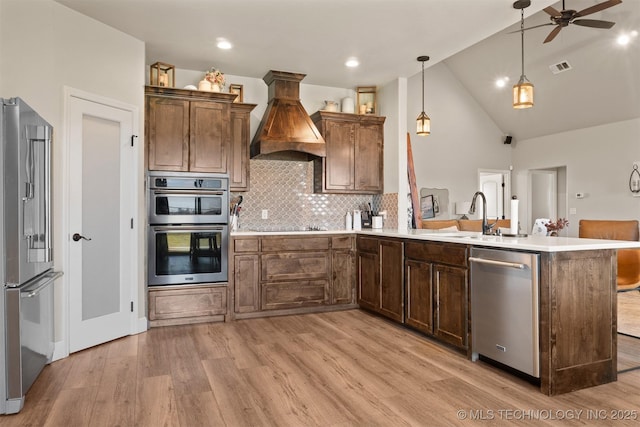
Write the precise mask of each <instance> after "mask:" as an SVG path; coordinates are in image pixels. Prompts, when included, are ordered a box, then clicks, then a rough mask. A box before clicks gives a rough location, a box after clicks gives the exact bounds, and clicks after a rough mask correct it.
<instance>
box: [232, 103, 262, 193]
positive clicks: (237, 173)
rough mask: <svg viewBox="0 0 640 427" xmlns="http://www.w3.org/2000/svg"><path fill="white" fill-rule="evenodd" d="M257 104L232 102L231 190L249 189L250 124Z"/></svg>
mask: <svg viewBox="0 0 640 427" xmlns="http://www.w3.org/2000/svg"><path fill="white" fill-rule="evenodd" d="M255 106H256V105H255V104H239V103H234V104H231V148H230V149H229V152H228V156H227V170H228V173H229V186H230V187H231V191H249V174H250V171H249V132H250V129H249V124H250V118H251V111H252V110H253V109H254V108H255Z"/></svg>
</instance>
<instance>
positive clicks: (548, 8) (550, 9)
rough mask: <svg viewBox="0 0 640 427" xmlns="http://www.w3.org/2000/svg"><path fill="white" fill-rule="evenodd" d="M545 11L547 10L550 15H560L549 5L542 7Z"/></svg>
mask: <svg viewBox="0 0 640 427" xmlns="http://www.w3.org/2000/svg"><path fill="white" fill-rule="evenodd" d="M542 10H544V11H545V12H547V13H548V14H549V15H551V16H560V15H562V14H561V13H560V12H559V11H557V10H556V9H554V8H553V7H551V6H549V7H545V8H544V9H542Z"/></svg>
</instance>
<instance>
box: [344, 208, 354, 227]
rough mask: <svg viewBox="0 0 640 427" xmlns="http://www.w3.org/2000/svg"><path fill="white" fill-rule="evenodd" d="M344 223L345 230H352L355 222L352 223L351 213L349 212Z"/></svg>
mask: <svg viewBox="0 0 640 427" xmlns="http://www.w3.org/2000/svg"><path fill="white" fill-rule="evenodd" d="M344 221H345V222H344V228H345V230H351V227H352V226H353V222H352V221H351V212H349V211H347V216H346V217H345V219H344Z"/></svg>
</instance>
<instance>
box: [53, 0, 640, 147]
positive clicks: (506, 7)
mask: <svg viewBox="0 0 640 427" xmlns="http://www.w3.org/2000/svg"><path fill="white" fill-rule="evenodd" d="M57 1H58V2H59V3H61V4H64V5H66V6H68V7H70V8H72V9H75V10H76V11H78V12H80V13H82V14H85V15H87V16H90V17H92V18H94V19H96V20H98V21H101V22H103V23H105V24H107V25H109V26H111V27H114V28H116V29H118V30H121V31H123V32H125V33H127V34H130V35H131V36H133V37H135V38H137V39H140V40H143V41H144V42H145V43H146V61H147V63H149V64H150V63H153V62H156V61H163V62H168V63H171V64H174V65H175V66H176V67H177V68H182V69H193V70H203V71H205V70H207V69H209V68H210V67H212V66H215V67H216V68H218V69H221V70H222V71H224V72H225V73H229V74H234V75H241V76H248V77H256V78H261V77H262V76H263V75H264V74H265V73H266V72H267V71H268V70H270V69H275V70H283V71H292V72H301V73H306V74H307V77H306V78H305V83H307V84H317V85H326V86H335V87H345V88H355V87H356V86H363V85H382V84H385V83H387V82H389V81H391V80H393V79H395V78H397V77H411V76H414V75H415V74H417V73H419V72H420V64H419V63H418V62H417V61H416V57H417V56H419V55H429V56H430V57H431V60H430V61H429V63H427V66H433V65H434V64H436V63H438V62H441V61H444V63H445V64H446V65H447V66H448V67H449V68H450V69H451V71H452V72H453V73H454V74H455V75H456V76H457V77H458V79H459V80H460V81H461V83H462V84H463V85H464V86H465V87H466V88H467V89H468V91H469V92H470V94H471V95H472V96H473V98H475V100H476V101H477V102H478V103H479V104H480V105H481V106H482V107H483V108H484V109H485V110H486V111H487V112H488V114H489V115H490V116H491V117H492V118H493V120H494V121H495V122H496V123H497V125H498V126H499V127H500V128H501V129H502V130H503V131H504V132H505V133H511V134H513V135H514V136H515V137H516V138H519V139H524V138H531V137H535V136H540V135H545V134H549V133H557V132H562V131H566V130H571V129H576V128H582V127H587V126H592V125H596V124H601V123H607V122H612V121H619V120H625V119H628V118H632V117H639V116H640V106H639V105H640V96H639V95H640V82H639V79H640V77H639V76H640V62H639V56H640V53H639V52H640V47H639V44H638V43H640V40H635V44H632V45H631V46H629V47H627V49H620V48H616V47H614V44H613V39H614V38H615V36H617V35H618V33H619V32H620V31H621V30H631V29H635V30H640V0H623V3H622V4H620V5H617V6H614V7H612V8H609V9H607V10H605V11H602V12H598V13H597V14H593V15H591V16H590V18H593V19H606V20H612V21H616V25H615V26H614V27H613V28H612V29H610V30H597V29H592V28H585V27H577V26H573V25H572V26H570V27H568V28H565V29H563V30H562V31H561V32H560V34H559V35H558V37H557V38H556V39H555V40H554V41H552V42H551V43H547V44H544V45H543V43H542V41H543V40H544V38H545V37H546V34H547V33H548V31H549V29H550V27H543V28H539V29H532V30H529V31H527V32H525V73H526V75H527V77H528V78H529V80H530V81H531V82H532V83H533V84H534V85H535V89H536V94H535V97H536V99H535V101H536V105H535V107H534V108H532V109H529V110H520V111H514V110H513V109H512V108H511V106H510V103H511V95H510V87H511V86H512V85H513V84H514V83H516V82H517V80H518V78H519V76H520V73H521V71H520V35H519V34H518V33H515V34H507V32H509V31H514V30H518V29H519V28H520V24H519V21H520V11H519V10H517V9H514V8H513V6H512V4H513V1H511V0H481V1H479V0H393V1H392V0H348V1H344V0H57ZM601 1H602V0H567V8H572V9H577V10H581V9H584V8H586V7H589V6H592V5H594V4H597V3H600V2H601ZM549 5H553V6H554V7H555V8H556V9H558V10H561V9H562V3H561V2H554V1H553V0H534V1H532V5H531V6H530V7H528V8H526V9H525V21H526V26H527V27H529V26H533V25H537V24H541V23H547V22H549V21H548V20H549V17H548V15H547V14H546V13H544V12H540V11H541V9H542V8H544V7H546V6H549ZM218 38H225V39H227V40H228V41H230V42H231V43H232V44H233V48H232V49H231V50H220V49H218V48H217V47H216V41H217V39H218ZM636 39H637V38H636ZM350 57H356V58H358V59H359V61H360V66H359V67H358V68H356V69H349V68H347V67H345V66H344V63H345V61H346V60H347V59H348V58H350ZM565 60H566V61H568V62H569V63H570V64H571V66H572V69H571V70H569V71H566V72H564V73H561V74H558V75H554V74H552V73H551V71H550V70H549V68H548V66H549V65H551V64H553V63H556V62H559V61H565ZM500 76H508V77H509V78H510V82H509V83H508V84H507V87H506V88H503V89H502V90H501V91H498V90H496V88H495V86H494V84H493V83H494V80H495V78H497V77H500ZM427 86H428V85H427ZM427 104H428V102H427Z"/></svg>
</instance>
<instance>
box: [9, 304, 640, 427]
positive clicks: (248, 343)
mask: <svg viewBox="0 0 640 427" xmlns="http://www.w3.org/2000/svg"><path fill="white" fill-rule="evenodd" d="M639 366H640V340H638V339H634V338H629V337H624V336H620V337H619V368H620V369H621V370H622V369H629V368H634V367H639ZM517 410H522V411H528V412H515V411H517ZM589 410H591V411H592V412H591V413H590V414H591V415H590V418H588V411H589ZM612 410H622V411H624V410H628V411H633V410H635V411H638V410H640V369H636V370H630V371H628V372H624V373H622V374H620V375H619V381H618V382H616V383H612V384H606V385H603V386H599V387H593V388H590V389H586V390H581V391H577V392H574V393H569V394H565V395H561V396H558V397H554V398H550V397H547V396H544V395H543V394H541V393H540V392H539V391H538V390H537V388H536V387H535V386H533V385H531V384H529V383H527V382H525V381H523V380H521V379H518V378H516V377H514V376H512V375H509V374H507V373H504V372H502V371H500V370H497V369H496V368H494V367H492V366H489V365H488V364H485V363H484V362H477V363H473V362H470V361H469V360H467V359H466V358H465V357H463V356H462V355H460V354H459V353H456V352H454V351H452V350H450V349H448V348H445V347H442V346H441V345H439V344H435V343H433V342H431V341H429V340H428V339H425V338H423V337H422V336H419V335H416V334H414V333H412V332H410V331H408V330H406V329H404V328H401V327H398V326H396V325H393V324H391V323H388V322H386V321H384V320H382V319H380V318H378V317H375V316H372V315H370V314H368V313H365V312H363V311H359V310H351V311H344V312H334V313H324V314H311V315H301V316H287V317H277V318H269V319H253V320H243V321H236V322H233V323H227V324H222V323H217V324H201V325H191V326H174V327H164V328H155V329H151V330H149V331H148V332H146V333H143V334H140V335H137V336H132V337H126V338H123V339H120V340H116V341H113V342H110V343H107V344H103V345H101V346H98V347H94V348H92V349H89V350H85V351H82V352H79V353H75V354H73V355H71V356H70V357H68V358H66V359H63V360H59V361H57V362H54V363H53V364H51V365H50V366H48V367H46V368H45V370H44V371H43V373H42V374H41V376H40V377H39V379H38V380H37V381H36V383H35V384H34V386H33V387H32V389H31V390H30V392H29V393H28V395H27V400H26V404H25V408H24V409H23V411H22V412H21V413H20V414H17V415H11V416H0V425H1V426H3V427H4V426H43V425H44V426H65V427H67V426H92V427H95V426H154V427H156V426H189V427H196V426H224V425H227V426H249V425H256V426H263V425H271V426H275V425H277V426H350V425H358V426H375V425H381V426H401V425H417V426H447V425H463V426H470V425H483V426H489V425H513V424H515V425H547V424H549V425H554V424H555V425H558V424H559V422H558V421H547V420H548V419H549V417H550V416H553V417H556V418H557V417H559V416H560V415H562V416H566V417H568V416H572V417H573V418H576V419H573V420H563V421H562V422H561V423H560V424H561V425H562V426H571V425H615V426H624V425H637V421H635V422H633V421H615V422H613V421H611V417H612V412H611V411H612ZM458 411H464V414H465V415H466V416H470V415H471V412H469V411H477V412H476V413H475V415H476V417H484V418H485V420H484V421H472V420H470V419H466V420H462V419H460V415H459V413H458ZM480 411H483V412H480ZM549 411H551V412H549ZM568 411H572V412H568ZM578 411H584V412H582V413H579V412H578ZM593 411H600V412H593ZM536 414H537V415H536ZM550 414H551V415H550ZM594 414H598V416H600V417H601V418H602V417H603V416H604V415H606V416H607V420H605V421H603V422H600V423H597V422H594V420H593V418H594V416H595V415H594ZM613 414H614V415H615V414H623V413H621V412H620V413H618V412H616V413H613ZM629 414H631V413H629ZM490 418H493V420H488V419H490ZM538 418H542V419H543V420H542V421H540V420H539V419H538ZM636 418H640V414H637V413H636ZM518 420H521V421H518ZM514 421H516V422H515V423H514Z"/></svg>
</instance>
